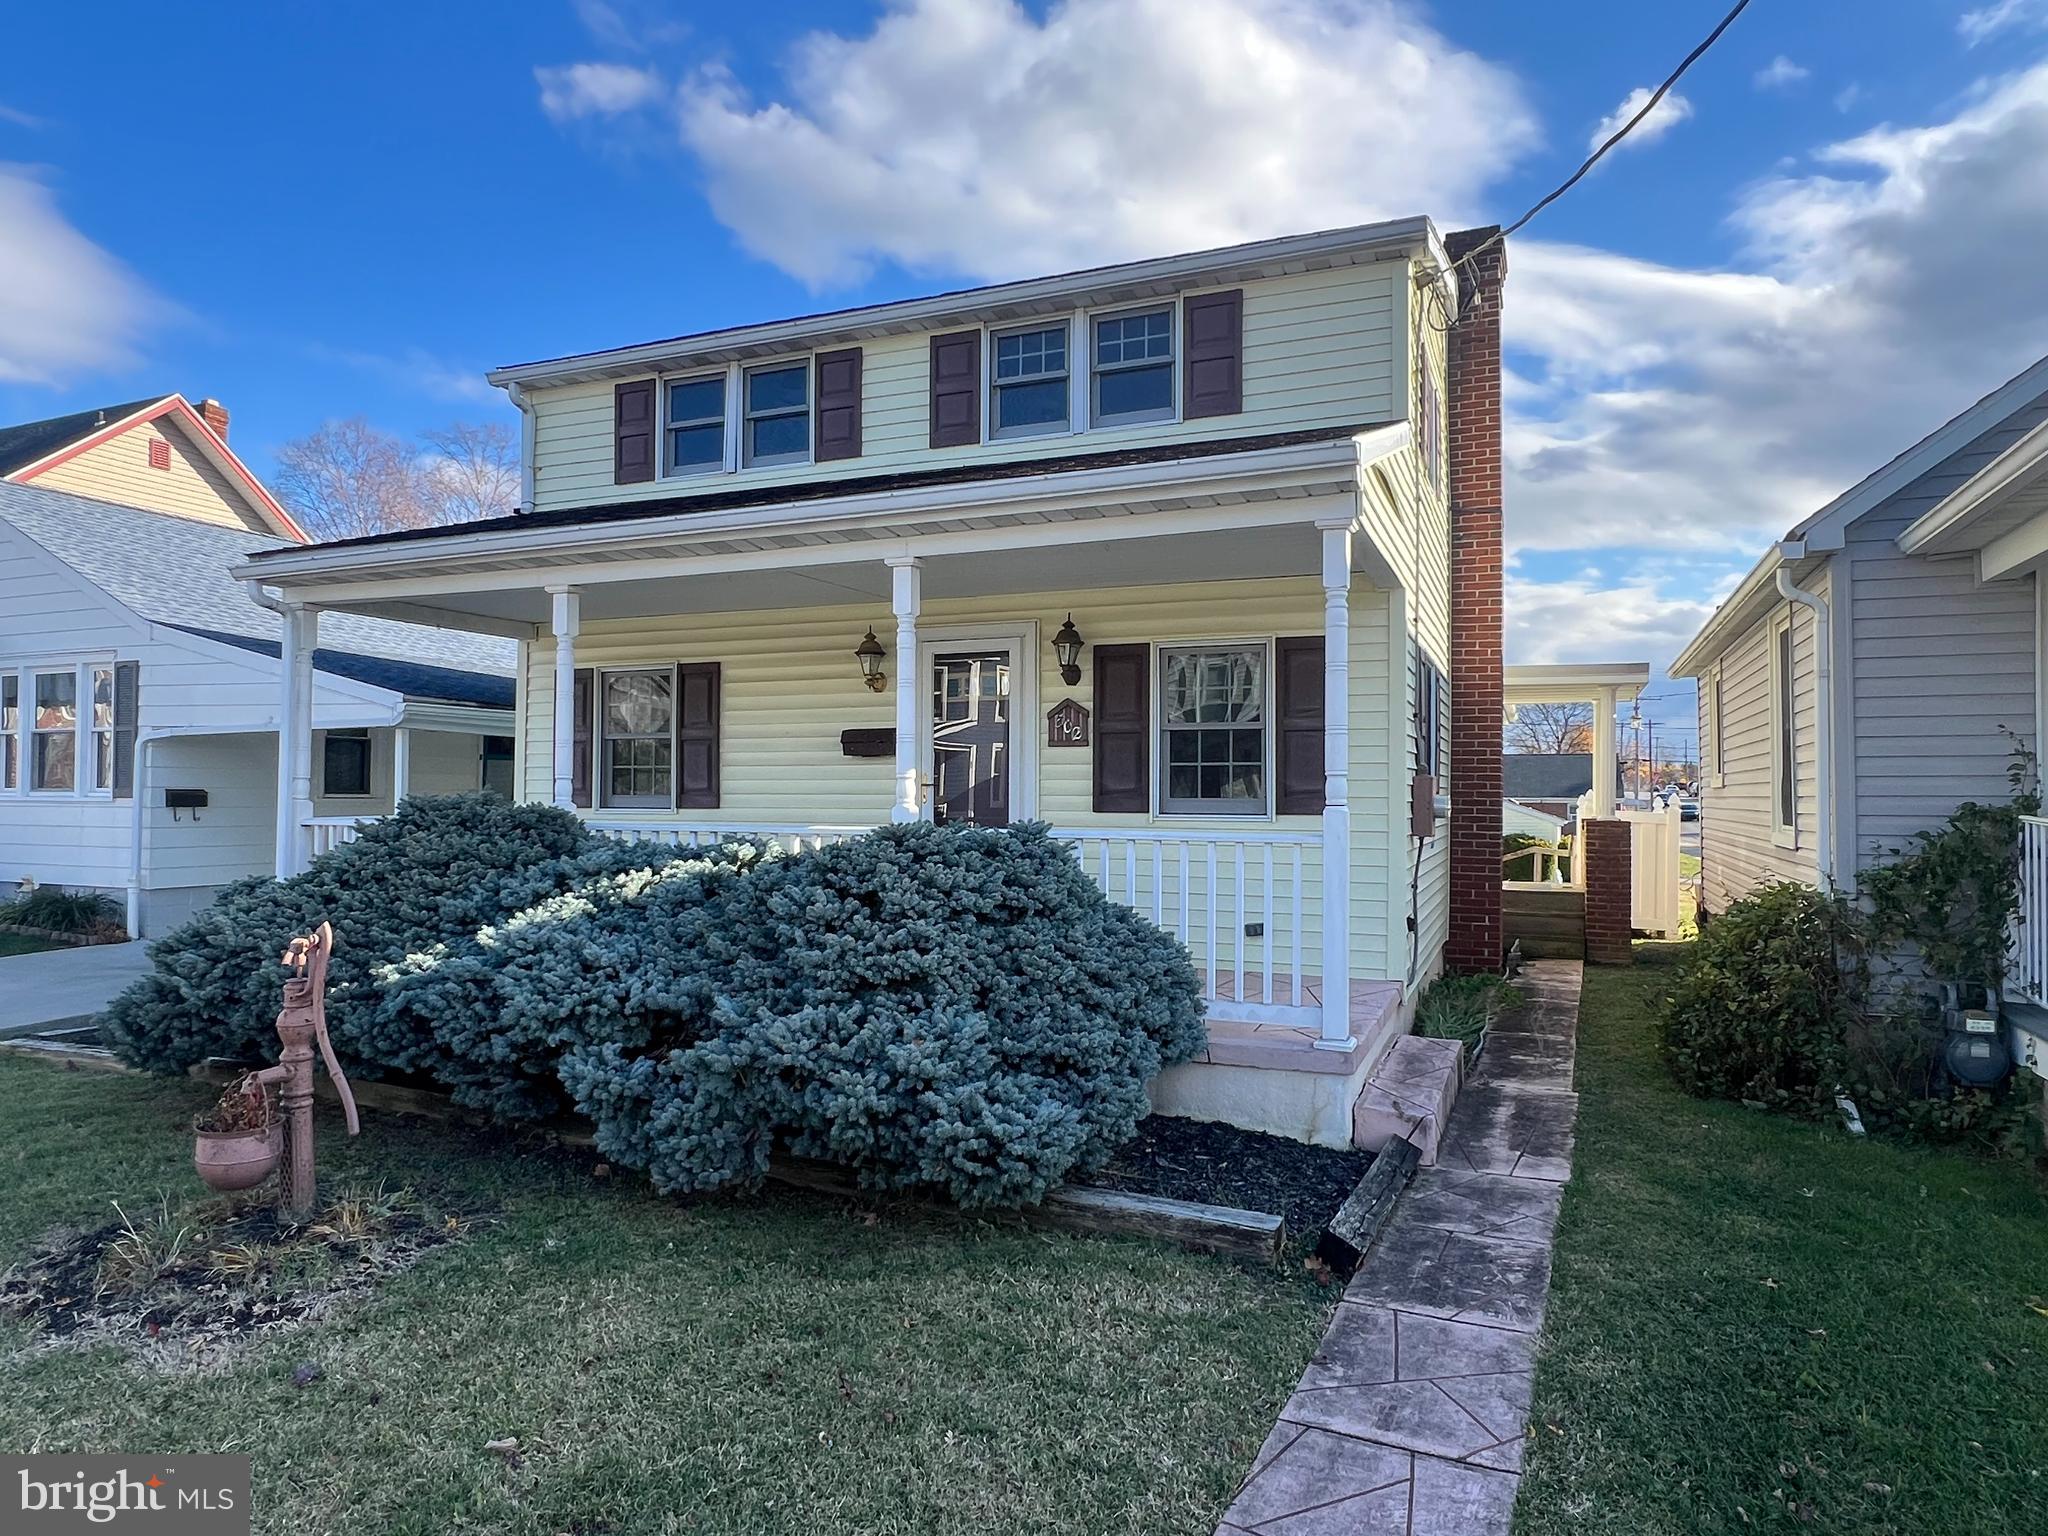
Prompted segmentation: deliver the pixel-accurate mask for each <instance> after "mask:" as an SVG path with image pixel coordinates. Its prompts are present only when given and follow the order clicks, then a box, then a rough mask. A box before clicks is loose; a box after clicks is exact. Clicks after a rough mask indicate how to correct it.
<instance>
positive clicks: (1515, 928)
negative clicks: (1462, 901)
mask: <svg viewBox="0 0 2048 1536" xmlns="http://www.w3.org/2000/svg"><path fill="white" fill-rule="evenodd" d="M1500 904H1501V922H1502V927H1503V929H1504V930H1505V932H1506V934H1507V940H1508V942H1509V943H1510V944H1517V943H1519V944H1520V945H1521V946H1522V953H1523V954H1524V955H1526V956H1527V957H1528V958H1530V959H1532V960H1583V959H1584V958H1585V955H1586V893H1585V892H1584V891H1581V890H1575V889H1574V888H1572V887H1571V886H1568V885H1507V886H1503V887H1502V888H1501V897H1500Z"/></svg>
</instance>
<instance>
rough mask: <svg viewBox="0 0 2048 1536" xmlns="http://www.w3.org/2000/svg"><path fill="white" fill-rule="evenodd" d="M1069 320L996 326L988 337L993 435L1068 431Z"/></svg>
mask: <svg viewBox="0 0 2048 1536" xmlns="http://www.w3.org/2000/svg"><path fill="white" fill-rule="evenodd" d="M1067 334H1068V328H1067V322H1066V321H1064V320H1062V321H1061V322H1060V323H1059V324H1058V325H1036V326H1027V327H1024V328H1022V329H1019V330H1014V331H995V332H992V333H991V334H990V336H989V359H990V366H989V402H988V422H989V436H991V437H1029V436H1032V435H1034V434H1036V433H1040V432H1064V431H1066V430H1067V423H1068V419H1069V418H1068V408H1069V405H1070V403H1071V400H1072V393H1073V391H1072V385H1071V382H1070V378H1071V375H1070V372H1069V368H1068V361H1067Z"/></svg>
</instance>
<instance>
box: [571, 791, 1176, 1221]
mask: <svg viewBox="0 0 2048 1536" xmlns="http://www.w3.org/2000/svg"><path fill="white" fill-rule="evenodd" d="M686 926H687V931H688V933H689V935H690V938H691V942H692V943H693V945H694V946H695V948H694V953H693V952H692V951H691V950H688V949H682V948H678V949H674V950H669V949H663V950H662V953H661V954H660V955H652V956H648V957H646V959H647V961H648V963H651V964H652V966H653V971H654V976H655V978H656V979H655V980H654V982H653V986H654V987H656V988H658V989H660V990H662V991H663V992H664V993H666V994H670V995H673V996H675V997H676V998H678V999H681V1000H683V1003H684V1005H683V1006H679V1007H678V1008H677V1010H676V1012H674V1013H673V1014H672V1015H670V1023H669V1024H668V1026H667V1027H664V1025H663V1024H662V1022H661V1021H659V1020H658V1019H656V1018H655V1017H652V1016H642V1017H641V1018H639V1019H637V1020H636V1021H635V1024H634V1026H633V1028H632V1029H631V1031H630V1032H626V1031H621V1032H620V1033H618V1034H616V1035H611V1036H607V1035H605V1034H603V1033H601V1032H592V1031H591V1026H592V1025H594V1024H597V1023H598V1021H597V1020H596V1019H595V1018H594V1017H592V1016H589V1015H586V1016H585V1017H584V1018H583V1020H582V1026H583V1030H584V1032H585V1038H583V1039H582V1040H580V1041H573V1042H572V1041H570V1040H569V1039H568V1036H567V1035H564V1037H563V1038H564V1042H565V1050H564V1053H563V1055H562V1058H561V1062H560V1073H561V1079H562V1082H563V1084H564V1085H565V1086H566V1087H567V1089H568V1090H569V1093H570V1094H571V1096H572V1097H573V1098H574V1099H575V1101H576V1105H577V1107H578V1109H580V1110H581V1111H582V1112H583V1113H584V1114H586V1115H588V1116H589V1117H590V1118H591V1119H592V1120H593V1121H595V1122H596V1125H597V1139H598V1145H599V1147H600V1148H601V1149H602V1150H603V1151H604V1152H605V1153H606V1154H607V1155H608V1156H610V1157H612V1158H614V1159H615V1160H617V1161H618V1162H620V1163H623V1164H626V1165H628V1166H640V1167H645V1168H647V1169H648V1171H649V1172H650V1173H651V1175H652V1176H653V1178H654V1181H655V1183H656V1184H657V1186H659V1187H660V1188H662V1189H664V1190H692V1191H700V1190H713V1189H722V1188H728V1187H742V1188H744V1187H748V1186H751V1185H753V1184H755V1183H757V1182H758V1181H759V1180H760V1179H761V1177H762V1176H763V1174H764V1173H765V1172H766V1169H767V1166H768V1160H769V1158H770V1156H771V1154H773V1153H775V1152H777V1151H782V1152H789V1153H793V1154H796V1155H798V1156H806V1157H819V1158H826V1159H829V1160H831V1161H833V1162H837V1163H842V1164H845V1165H847V1166H849V1167H851V1168H852V1169H854V1170H855V1171H856V1173H857V1174H858V1175H859V1177H860V1178H861V1180H862V1182H863V1183H864V1184H866V1185H868V1186H869V1187H872V1188H881V1189H914V1188H915V1189H930V1190H937V1191H943V1192H944V1193H946V1194H948V1195H950V1196H952V1197H953V1198H954V1199H955V1200H957V1201H958V1202H959V1203H961V1204H962V1205H967V1206H988V1205H1017V1204H1024V1203H1029V1202H1031V1201H1035V1200H1037V1199H1039V1198H1041V1197H1042V1196H1043V1195H1044V1194H1045V1193H1046V1192H1047V1191H1048V1190H1049V1189H1051V1188H1052V1187H1053V1186H1054V1185H1055V1184H1057V1183H1059V1182H1060V1181H1061V1180H1063V1179H1065V1178H1068V1177H1070V1176H1072V1175H1076V1174H1085V1173H1088V1172H1091V1171H1093V1170H1094V1169H1096V1168H1098V1167H1100V1166H1101V1164H1102V1163H1103V1162H1104V1161H1105V1160H1106V1159H1107V1158H1108V1156H1109V1154H1110V1153H1111V1152H1112V1151H1113V1150H1114V1149H1115V1147H1116V1146H1118V1145H1119V1144H1120V1143H1121V1142H1123V1141H1125V1140H1127V1139H1129V1137H1130V1135H1131V1134H1132V1132H1133V1131H1134V1130H1135V1128H1136V1125H1137V1122H1138V1120H1139V1118H1140V1117H1141V1116H1142V1115H1143V1114H1144V1113H1145V1111H1146V1097H1145V1086H1146V1083H1147V1082H1148V1080H1149V1079H1150V1078H1151V1077H1152V1076H1153V1075H1154V1074H1156V1073H1157V1072H1158V1071H1159V1069H1160V1068H1161V1067H1163V1066H1166V1065H1170V1064H1172V1063H1174V1062H1180V1061H1186V1060H1189V1059H1190V1058H1192V1057H1193V1056H1194V1054H1195V1053H1196V1052H1197V1051H1198V1050H1199V1049H1200V1048H1201V1046H1202V1043H1203V1039H1204V1034H1203V1028H1202V1012H1201V1002H1200V988H1199V984H1198V982H1197V979H1196V976H1195V971H1194V967H1193V964H1192V963H1191V962H1190V960H1189V958H1188V956H1187V952H1186V951H1185V950H1184V949H1182V947H1181V946H1180V945H1179V944H1178V943H1177V942H1176V941H1175V940H1174V939H1173V938H1172V937H1171V936H1169V935H1168V934H1166V933H1164V932H1162V931H1161V930H1159V929H1158V928H1156V927H1154V926H1153V925H1152V924H1150V923H1149V922H1147V921H1145V920H1144V919H1143V918H1141V917H1139V916H1138V915H1137V914H1136V913H1135V912H1132V911H1130V910H1129V909H1128V908H1126V907H1122V906H1120V905H1117V904H1115V903H1112V902H1110V901H1108V900H1107V899H1106V898H1104V897H1103V895H1102V894H1101V892H1100V891H1098V890H1097V889H1096V887H1095V884H1094V882H1093V881H1091V880H1090V879H1089V878H1088V877H1087V875H1086V874H1084V873H1083V872H1082V870H1081V868H1080V866H1079V864H1078V863H1077V862H1076V861H1075V859H1074V858H1073V856H1072V855H1071V854H1070V853H1069V852H1068V851H1067V849H1066V848H1064V847H1063V846H1062V845H1061V844H1059V843H1057V842H1055V841H1054V840H1053V839H1052V838H1051V837H1050V836H1048V835H1047V834H1046V832H1045V830H1044V828H1042V827H1033V826H1026V827H1020V828H1015V829H1012V830H1010V831H1007V832H1004V831H989V830H982V829H977V828H941V827H934V826H929V825H911V826H903V827H891V828H886V829H884V830H881V831H878V832H874V833H871V834H868V835H866V836H864V837H860V838H856V839H853V840H851V841H849V842H845V843H841V844H838V845H836V846H833V847H829V848H825V849H821V850H819V851H817V852H815V853H808V854H803V855H799V856H796V857H793V858H771V859H767V860H764V861H762V862H761V863H760V864H759V865H758V866H756V867H755V868H753V869H752V870H751V871H750V872H748V873H747V874H746V875H745V877H744V878H738V879H731V880H728V881H726V882H724V883H723V885H722V887H721V889H720V890H719V891H718V892H717V893H716V894H714V895H713V896H712V897H711V899H709V900H708V901H705V902H703V903H702V904H701V905H700V906H699V907H698V908H697V909H696V911H695V916H694V920H693V921H692V922H691V923H690V924H688V925H686ZM560 938H561V941H562V942H563V943H564V944H574V943H575V940H574V938H573V937H572V930H569V929H563V930H561V931H560ZM698 965H701V966H702V967H703V969H704V971H705V973H706V977H705V979H706V982H708V990H707V989H706V986H705V985H703V984H698V983H693V982H691V981H690V980H689V977H688V973H689V972H690V971H691V969H692V968H693V967H694V966H698ZM669 967H672V968H673V970H672V971H671V970H670V969H668V968H669ZM534 974H535V976H536V979H538V978H539V977H540V976H541V975H542V974H543V971H542V970H541V969H540V968H536V970H535V972H534ZM546 974H550V975H553V974H555V973H553V972H552V971H550V972H546ZM707 998H708V1006H706V1000H707ZM536 1002H537V1003H539V1005H540V1006H541V1007H543V1008H545V1007H546V1006H547V1005H546V1004H545V1003H544V1002H540V1000H539V999H536Z"/></svg>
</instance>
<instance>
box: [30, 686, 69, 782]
mask: <svg viewBox="0 0 2048 1536" xmlns="http://www.w3.org/2000/svg"><path fill="white" fill-rule="evenodd" d="M35 688H36V698H35V717H34V719H33V721H32V722H31V724H32V726H33V729H32V730H31V732H30V736H31V738H32V740H33V742H34V745H33V746H32V747H31V748H30V749H29V755H30V759H31V762H32V765H33V768H32V771H33V774H34V778H33V781H32V787H34V788H36V789H71V788H74V787H75V786H76V785H77V782H78V674H77V673H76V672H73V671H69V670H66V671H63V672H38V673H36V674H35Z"/></svg>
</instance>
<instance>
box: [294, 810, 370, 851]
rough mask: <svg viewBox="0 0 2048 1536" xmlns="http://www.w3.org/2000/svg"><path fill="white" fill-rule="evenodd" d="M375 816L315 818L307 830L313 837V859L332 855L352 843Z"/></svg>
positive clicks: (307, 824) (307, 825)
mask: <svg viewBox="0 0 2048 1536" xmlns="http://www.w3.org/2000/svg"><path fill="white" fill-rule="evenodd" d="M378 819H379V818H377V817H375V816H315V817H314V818H313V819H312V820H311V821H309V822H307V823H306V830H307V831H308V832H310V833H311V834H312V837H313V857H314V858H316V859H317V858H319V857H320V855H321V854H323V853H332V852H333V851H334V850H335V849H337V848H339V847H340V846H341V845H342V844H343V843H352V842H354V841H355V840H356V834H357V833H358V832H360V831H361V830H362V829H363V828H364V827H366V826H368V825H369V824H370V823H371V822H373V821H376V820H378Z"/></svg>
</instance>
